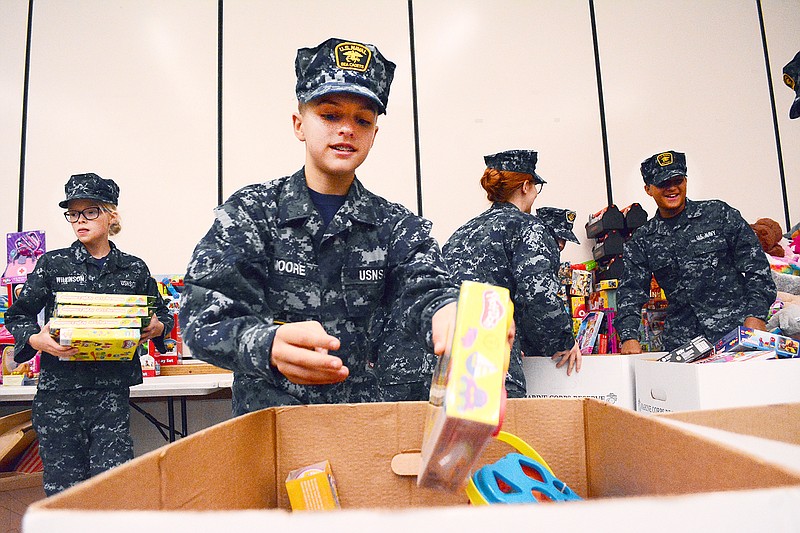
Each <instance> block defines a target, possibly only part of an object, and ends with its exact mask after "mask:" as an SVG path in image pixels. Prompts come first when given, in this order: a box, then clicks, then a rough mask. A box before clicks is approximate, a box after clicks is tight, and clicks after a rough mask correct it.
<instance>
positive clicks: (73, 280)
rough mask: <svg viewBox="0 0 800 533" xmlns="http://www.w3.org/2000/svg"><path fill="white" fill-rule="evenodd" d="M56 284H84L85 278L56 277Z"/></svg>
mask: <svg viewBox="0 0 800 533" xmlns="http://www.w3.org/2000/svg"><path fill="white" fill-rule="evenodd" d="M56 283H59V284H60V283H86V276H84V275H83V274H80V275H77V276H56Z"/></svg>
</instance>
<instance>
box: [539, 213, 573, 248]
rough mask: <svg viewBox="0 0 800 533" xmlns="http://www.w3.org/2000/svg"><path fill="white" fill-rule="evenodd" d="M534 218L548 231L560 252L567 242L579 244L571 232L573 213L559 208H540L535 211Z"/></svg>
mask: <svg viewBox="0 0 800 533" xmlns="http://www.w3.org/2000/svg"><path fill="white" fill-rule="evenodd" d="M536 216H537V217H538V218H539V220H541V221H542V222H544V225H545V226H547V229H549V230H550V233H551V234H552V235H553V238H554V239H555V240H556V244H557V245H558V250H559V251H560V252H563V251H564V247H565V246H566V245H567V241H570V242H574V243H575V244H580V243H581V241H579V240H578V237H576V236H575V233H573V232H572V226H573V224H575V216H576V215H575V211H572V210H569V209H561V208H559V207H540V208H539V209H537V210H536Z"/></svg>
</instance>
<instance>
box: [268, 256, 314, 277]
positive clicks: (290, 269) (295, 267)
mask: <svg viewBox="0 0 800 533" xmlns="http://www.w3.org/2000/svg"><path fill="white" fill-rule="evenodd" d="M272 268H273V270H274V271H275V272H278V273H280V274H291V275H292V276H299V277H301V278H304V277H306V272H307V271H308V268H307V266H306V265H304V264H303V263H297V262H295V261H288V260H286V259H276V260H275V263H274V264H273V265H272Z"/></svg>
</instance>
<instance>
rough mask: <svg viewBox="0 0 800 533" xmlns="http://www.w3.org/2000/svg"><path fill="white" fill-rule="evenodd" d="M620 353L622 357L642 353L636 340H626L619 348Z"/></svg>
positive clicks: (640, 346)
mask: <svg viewBox="0 0 800 533" xmlns="http://www.w3.org/2000/svg"><path fill="white" fill-rule="evenodd" d="M620 353H622V354H623V355H627V354H633V353H642V345H641V344H639V341H637V340H636V339H628V340H626V341H625V342H623V343H622V346H620Z"/></svg>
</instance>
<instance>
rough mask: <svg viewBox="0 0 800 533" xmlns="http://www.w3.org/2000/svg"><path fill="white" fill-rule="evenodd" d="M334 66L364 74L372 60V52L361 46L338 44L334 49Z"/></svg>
mask: <svg viewBox="0 0 800 533" xmlns="http://www.w3.org/2000/svg"><path fill="white" fill-rule="evenodd" d="M335 54H336V66H337V67H339V68H340V69H343V70H357V71H358V72H365V71H366V70H367V67H369V62H370V60H371V59H372V52H371V51H370V49H369V48H367V47H366V46H364V45H363V44H358V43H350V42H346V43H339V44H337V45H336V48H335Z"/></svg>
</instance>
